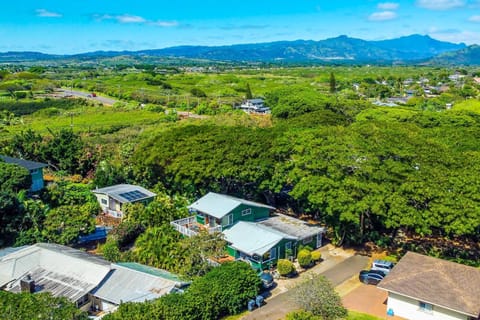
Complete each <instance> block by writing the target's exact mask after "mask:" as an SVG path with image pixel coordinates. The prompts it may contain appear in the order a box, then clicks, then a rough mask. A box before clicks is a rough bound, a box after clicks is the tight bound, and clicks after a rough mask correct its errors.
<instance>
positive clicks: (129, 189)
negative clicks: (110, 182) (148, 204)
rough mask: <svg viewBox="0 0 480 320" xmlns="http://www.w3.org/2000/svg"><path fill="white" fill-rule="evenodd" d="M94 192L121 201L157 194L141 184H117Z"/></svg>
mask: <svg viewBox="0 0 480 320" xmlns="http://www.w3.org/2000/svg"><path fill="white" fill-rule="evenodd" d="M92 192H93V193H97V194H105V195H108V196H109V197H112V198H113V199H115V200H117V201H119V202H121V203H130V202H136V201H141V200H145V199H149V198H152V197H155V196H156V194H155V193H153V192H151V191H149V190H147V189H145V188H143V187H140V186H136V185H132V184H117V185H114V186H110V187H105V188H100V189H98V188H97V189H95V190H92Z"/></svg>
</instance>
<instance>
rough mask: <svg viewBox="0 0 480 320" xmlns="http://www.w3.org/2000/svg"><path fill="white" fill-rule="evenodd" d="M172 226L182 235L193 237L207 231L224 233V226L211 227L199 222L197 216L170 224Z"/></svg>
mask: <svg viewBox="0 0 480 320" xmlns="http://www.w3.org/2000/svg"><path fill="white" fill-rule="evenodd" d="M170 225H171V226H173V227H174V228H175V230H177V231H178V232H180V233H181V234H183V235H185V236H187V237H192V236H195V235H197V234H198V233H199V232H200V231H202V230H206V231H208V233H215V232H222V226H221V225H218V226H215V227H210V226H208V225H204V224H201V223H199V222H198V219H197V216H190V217H188V218H183V219H179V220H175V221H172V222H170Z"/></svg>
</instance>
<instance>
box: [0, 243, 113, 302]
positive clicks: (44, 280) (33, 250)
mask: <svg viewBox="0 0 480 320" xmlns="http://www.w3.org/2000/svg"><path fill="white" fill-rule="evenodd" d="M109 271H110V262H108V261H105V260H103V259H101V258H100V257H97V256H94V255H91V254H88V253H86V252H82V251H80V250H75V249H72V248H69V247H65V246H61V245H57V244H48V243H38V244H35V245H32V246H29V247H27V248H25V249H22V250H19V251H16V252H13V253H11V254H9V255H6V256H4V257H2V258H0V280H1V282H0V287H2V286H6V290H7V291H13V292H18V291H19V290H20V280H21V279H23V278H24V277H25V276H27V275H30V277H31V278H32V280H34V281H35V283H36V285H37V287H36V290H37V291H36V292H44V291H45V292H50V293H51V294H52V295H53V296H62V297H66V298H68V299H70V300H71V301H76V300H77V299H78V298H80V297H81V296H83V295H85V294H87V293H88V292H89V291H90V290H92V289H93V288H95V287H96V286H97V285H98V284H99V283H100V282H101V281H102V279H103V278H104V277H105V276H106V275H107V274H108V272H109Z"/></svg>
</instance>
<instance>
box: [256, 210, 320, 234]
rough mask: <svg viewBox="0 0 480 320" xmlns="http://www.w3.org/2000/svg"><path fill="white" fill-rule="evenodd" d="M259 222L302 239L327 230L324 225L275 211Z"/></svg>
mask: <svg viewBox="0 0 480 320" xmlns="http://www.w3.org/2000/svg"><path fill="white" fill-rule="evenodd" d="M258 223H259V224H261V225H264V226H267V227H270V228H272V229H275V230H277V231H280V232H283V233H285V234H288V235H289V236H292V237H294V238H295V239H297V240H302V239H304V238H307V237H312V236H315V235H317V234H319V233H323V232H325V228H323V227H320V226H318V225H314V224H310V223H308V222H306V221H303V220H300V219H296V218H293V217H290V216H287V215H284V214H281V213H275V215H273V216H271V217H268V218H267V219H265V220H261V221H258Z"/></svg>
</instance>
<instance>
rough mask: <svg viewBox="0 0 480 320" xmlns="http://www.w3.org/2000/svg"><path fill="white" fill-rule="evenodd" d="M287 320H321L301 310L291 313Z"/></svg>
mask: <svg viewBox="0 0 480 320" xmlns="http://www.w3.org/2000/svg"><path fill="white" fill-rule="evenodd" d="M285 320H320V318H319V317H317V316H315V315H313V313H311V312H308V311H303V310H299V311H292V312H289V313H288V314H287V318H286V319H285Z"/></svg>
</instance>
